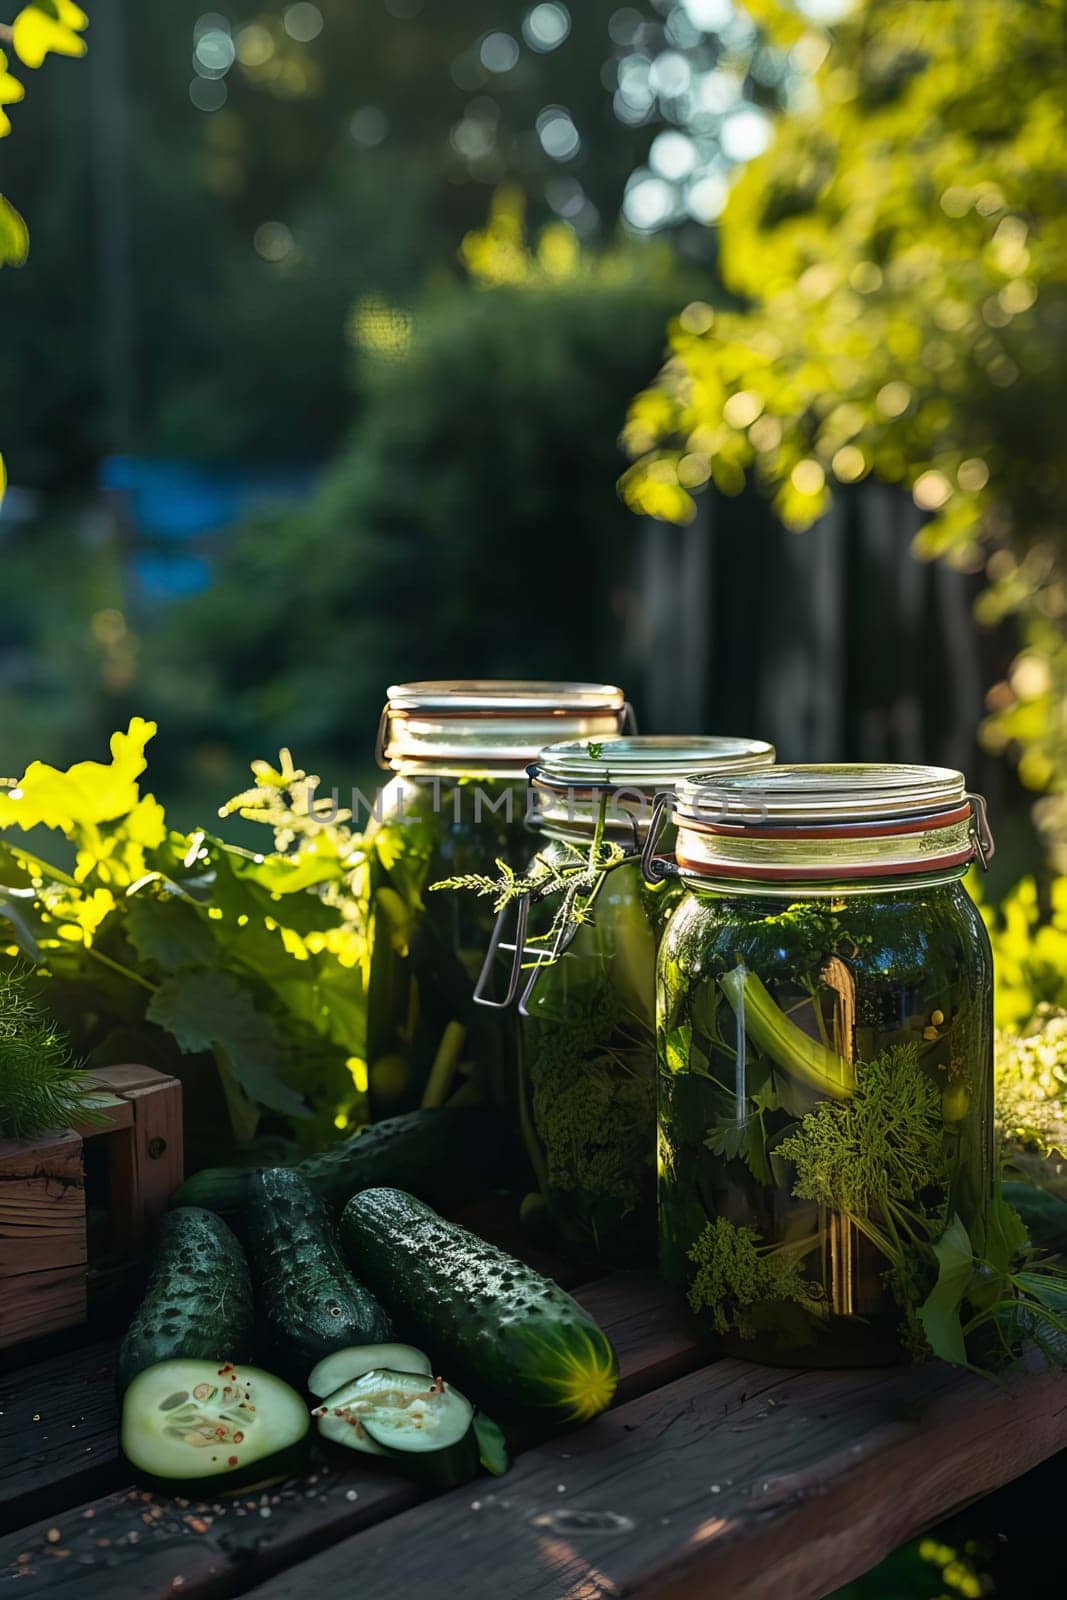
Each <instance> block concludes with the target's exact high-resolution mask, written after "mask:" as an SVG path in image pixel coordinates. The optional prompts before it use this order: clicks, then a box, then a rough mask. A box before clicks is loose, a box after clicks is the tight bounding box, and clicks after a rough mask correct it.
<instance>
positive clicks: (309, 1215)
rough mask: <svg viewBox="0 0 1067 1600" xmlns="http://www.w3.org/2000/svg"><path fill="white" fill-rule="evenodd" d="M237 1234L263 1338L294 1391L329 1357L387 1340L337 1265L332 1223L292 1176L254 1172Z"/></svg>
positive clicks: (385, 1322)
mask: <svg viewBox="0 0 1067 1600" xmlns="http://www.w3.org/2000/svg"><path fill="white" fill-rule="evenodd" d="M245 1226H246V1231H247V1237H248V1249H249V1254H250V1256H251V1259H252V1267H253V1272H254V1275H255V1282H256V1289H257V1292H258V1295H259V1304H260V1310H261V1313H262V1316H263V1321H264V1324H265V1328H266V1332H267V1336H268V1339H269V1341H270V1345H271V1346H272V1349H273V1353H274V1355H275V1357H276V1360H277V1363H278V1366H279V1368H280V1370H281V1371H282V1372H283V1373H284V1374H286V1375H288V1376H289V1377H290V1378H291V1379H292V1381H293V1382H294V1383H299V1384H300V1385H301V1386H304V1385H306V1383H307V1378H308V1375H309V1373H310V1372H311V1369H312V1368H313V1367H314V1366H316V1365H317V1364H318V1362H320V1361H321V1360H322V1358H323V1357H324V1356H328V1355H330V1354H331V1353H332V1352H333V1351H334V1350H341V1349H344V1348H345V1347H346V1346H347V1345H360V1344H383V1343H386V1342H387V1341H389V1340H391V1339H392V1337H393V1326H392V1323H391V1321H390V1320H389V1317H388V1315H387V1314H386V1312H385V1311H383V1310H382V1307H381V1306H380V1305H379V1303H378V1301H377V1300H376V1299H375V1298H374V1296H373V1294H371V1293H370V1291H369V1290H368V1289H365V1288H364V1287H363V1285H362V1284H361V1283H359V1282H358V1281H357V1279H356V1278H355V1277H354V1276H353V1274H352V1273H351V1272H350V1271H349V1269H348V1267H347V1266H346V1265H345V1262H344V1260H343V1258H342V1256H341V1252H340V1250H339V1248H338V1244H337V1236H336V1232H335V1229H334V1223H333V1219H332V1217H331V1216H330V1214H329V1212H328V1211H327V1209H326V1207H325V1205H324V1204H323V1202H322V1201H321V1200H320V1199H319V1197H318V1195H317V1194H316V1193H315V1191H314V1190H313V1189H312V1187H311V1185H310V1184H309V1183H308V1181H307V1179H306V1178H304V1177H303V1176H302V1175H301V1174H300V1173H299V1172H295V1171H292V1170H291V1169H289V1168H287V1167H276V1168H268V1169H267V1171H265V1172H257V1173H256V1174H255V1175H254V1176H253V1178H252V1180H251V1182H250V1184H249V1189H248V1199H247V1201H246V1205H245Z"/></svg>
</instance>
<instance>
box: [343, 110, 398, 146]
mask: <svg viewBox="0 0 1067 1600" xmlns="http://www.w3.org/2000/svg"><path fill="white" fill-rule="evenodd" d="M348 131H349V133H350V134H351V135H352V137H353V139H354V140H355V141H356V143H357V144H361V145H365V146H366V148H367V149H372V148H373V146H374V145H376V144H381V142H382V140H383V139H384V138H385V136H386V134H387V133H388V132H389V121H388V118H387V117H386V115H385V112H384V111H382V110H381V109H380V107H378V106H360V108H359V110H358V111H353V113H352V116H351V118H350V119H349V123H348Z"/></svg>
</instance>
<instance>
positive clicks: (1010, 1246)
mask: <svg viewBox="0 0 1067 1600" xmlns="http://www.w3.org/2000/svg"><path fill="white" fill-rule="evenodd" d="M1029 1243H1030V1235H1029V1233H1028V1231H1027V1227H1026V1223H1025V1222H1024V1221H1023V1219H1022V1217H1020V1215H1019V1213H1018V1212H1017V1211H1016V1210H1015V1207H1014V1206H1012V1205H1009V1203H1008V1201H1007V1200H1005V1199H1004V1196H1003V1195H1001V1194H998V1195H996V1196H995V1197H994V1199H993V1201H992V1203H991V1204H990V1206H989V1209H988V1212H987V1214H986V1234H985V1247H984V1249H983V1250H982V1252H981V1253H982V1256H983V1258H984V1259H985V1260H986V1261H988V1262H989V1265H990V1266H991V1267H994V1268H995V1269H996V1271H997V1272H1001V1273H1005V1272H1007V1271H1008V1270H1009V1269H1010V1268H1011V1266H1012V1263H1013V1262H1015V1261H1017V1260H1018V1259H1019V1258H1020V1257H1021V1256H1023V1255H1025V1253H1026V1250H1027V1248H1028V1246H1029Z"/></svg>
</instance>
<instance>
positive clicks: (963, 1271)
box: [919, 1215, 974, 1366]
mask: <svg viewBox="0 0 1067 1600" xmlns="http://www.w3.org/2000/svg"><path fill="white" fill-rule="evenodd" d="M933 1252H934V1255H935V1256H936V1257H937V1282H936V1283H935V1284H934V1286H933V1288H932V1289H931V1290H930V1293H929V1294H928V1295H927V1297H926V1299H925V1301H924V1302H923V1304H922V1305H921V1306H920V1308H919V1321H920V1322H921V1323H922V1326H923V1332H924V1333H925V1335H926V1342H927V1344H928V1345H929V1346H930V1349H931V1350H932V1351H933V1352H934V1355H935V1356H940V1358H941V1360H942V1361H948V1362H951V1363H952V1365H953V1366H966V1365H967V1347H966V1344H965V1342H964V1338H963V1326H962V1324H961V1322H960V1306H961V1305H962V1303H963V1297H964V1295H965V1294H966V1292H967V1286H968V1284H969V1283H970V1281H971V1276H972V1274H973V1272H974V1251H973V1250H972V1248H971V1241H970V1238H969V1236H968V1233H967V1229H966V1228H965V1227H964V1226H963V1223H962V1222H961V1221H960V1219H959V1217H958V1216H956V1215H953V1218H952V1221H951V1222H950V1223H949V1225H948V1227H947V1228H946V1229H945V1231H944V1233H943V1234H942V1235H941V1237H940V1239H937V1240H935V1242H934V1245H933Z"/></svg>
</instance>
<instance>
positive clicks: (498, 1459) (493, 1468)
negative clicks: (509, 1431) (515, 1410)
mask: <svg viewBox="0 0 1067 1600" xmlns="http://www.w3.org/2000/svg"><path fill="white" fill-rule="evenodd" d="M474 1437H475V1439H476V1440H477V1442H478V1459H479V1460H480V1461H481V1463H482V1466H483V1467H484V1468H485V1470H486V1472H489V1473H492V1475H493V1477H494V1478H502V1477H503V1476H504V1473H505V1472H506V1471H507V1470H508V1468H509V1467H510V1465H511V1459H510V1457H509V1456H508V1442H507V1440H506V1439H505V1437H504V1430H503V1428H501V1427H500V1425H499V1423H496V1422H494V1421H493V1419H492V1418H491V1417H487V1416H486V1414H485V1412H484V1411H476V1412H475V1413H474Z"/></svg>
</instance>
